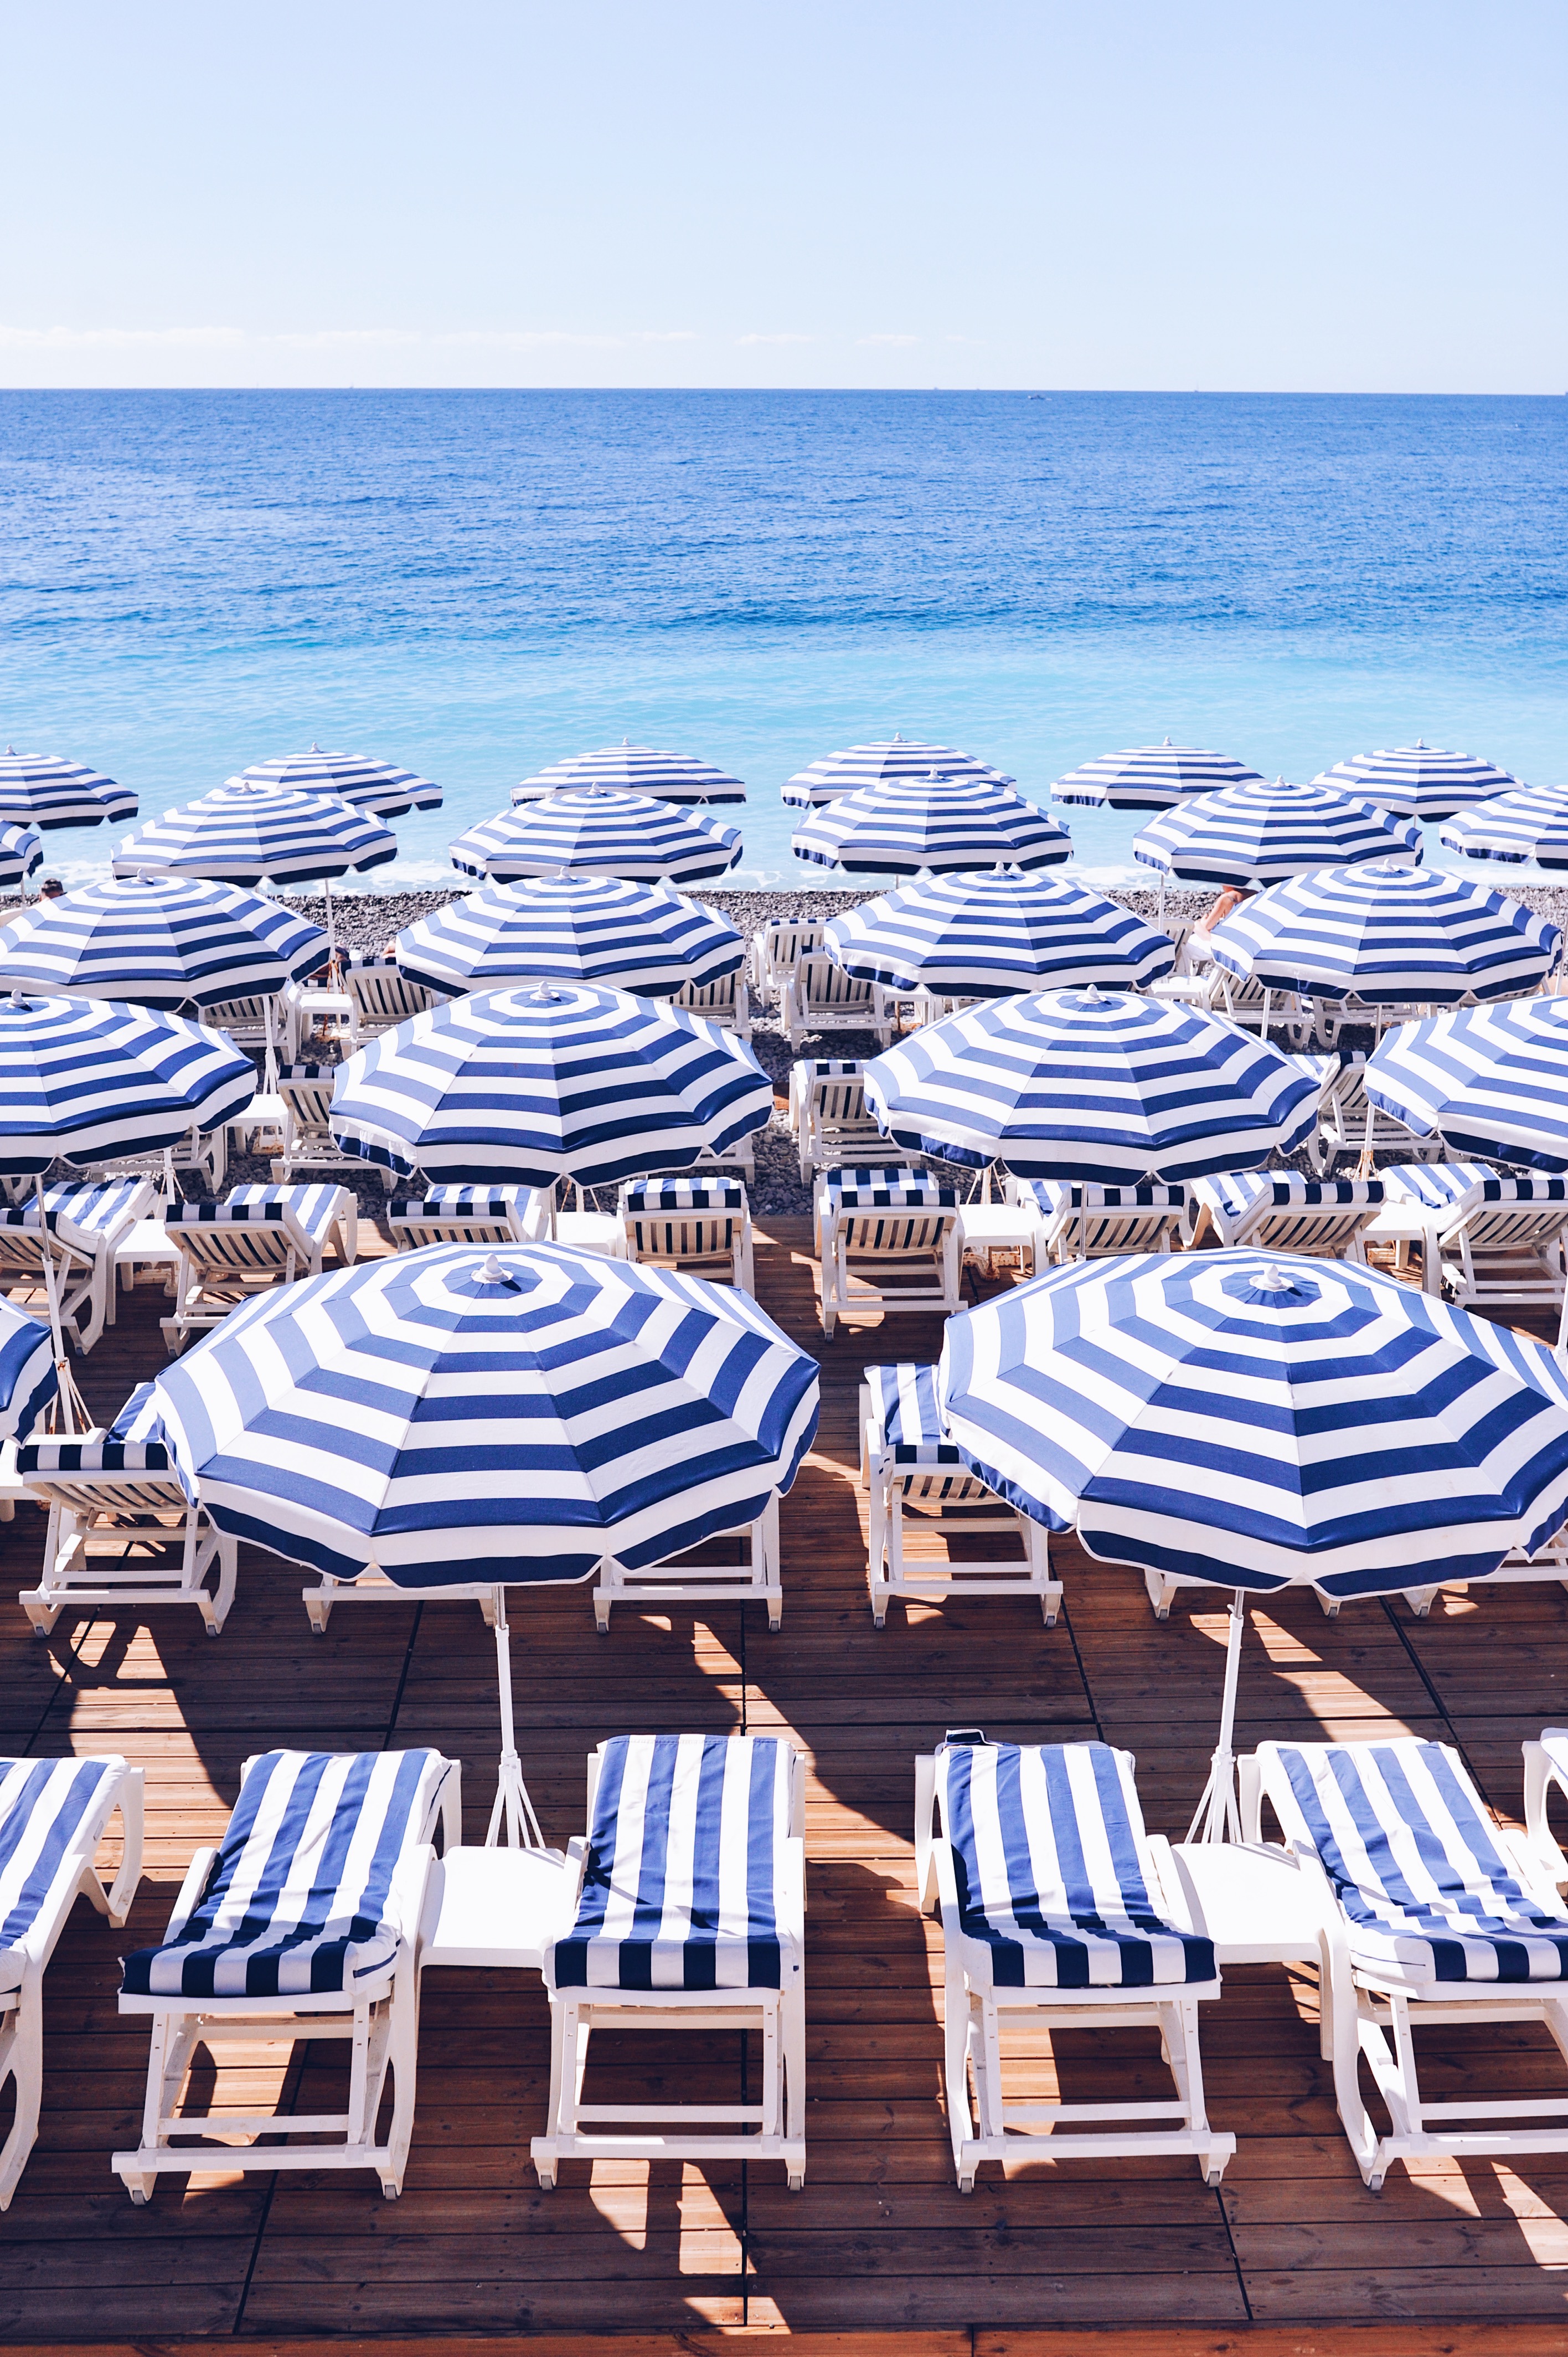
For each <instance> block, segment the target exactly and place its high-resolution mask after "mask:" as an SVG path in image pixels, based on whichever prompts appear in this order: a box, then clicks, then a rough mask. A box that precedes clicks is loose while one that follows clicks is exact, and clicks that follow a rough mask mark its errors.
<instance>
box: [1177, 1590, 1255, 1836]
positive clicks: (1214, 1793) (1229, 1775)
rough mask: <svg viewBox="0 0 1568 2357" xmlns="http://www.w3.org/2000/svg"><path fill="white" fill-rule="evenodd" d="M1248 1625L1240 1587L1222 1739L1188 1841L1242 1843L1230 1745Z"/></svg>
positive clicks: (1228, 1648) (1228, 1651)
mask: <svg viewBox="0 0 1568 2357" xmlns="http://www.w3.org/2000/svg"><path fill="white" fill-rule="evenodd" d="M1246 1626H1247V1592H1246V1590H1245V1588H1241V1587H1239V1588H1238V1589H1237V1590H1236V1593H1235V1595H1234V1596H1233V1597H1232V1598H1231V1599H1230V1629H1229V1630H1228V1631H1227V1632H1226V1640H1225V1698H1224V1701H1223V1702H1222V1703H1221V1705H1220V1707H1219V1742H1218V1743H1217V1744H1216V1745H1215V1748H1214V1756H1213V1758H1212V1760H1210V1761H1209V1764H1208V1783H1207V1784H1205V1786H1204V1788H1203V1792H1202V1796H1201V1798H1200V1799H1199V1801H1198V1803H1197V1810H1196V1812H1195V1813H1194V1816H1193V1820H1192V1823H1191V1824H1190V1825H1189V1826H1188V1827H1187V1839H1188V1841H1189V1842H1222V1841H1233V1842H1239V1841H1240V1838H1241V1813H1240V1808H1239V1807H1238V1805H1237V1801H1236V1755H1235V1753H1234V1752H1233V1751H1232V1750H1231V1749H1230V1746H1231V1743H1232V1741H1233V1739H1234V1738H1235V1733H1236V1681H1237V1679H1238V1678H1239V1677H1240V1673H1241V1637H1242V1633H1243V1631H1244V1630H1245V1629H1246Z"/></svg>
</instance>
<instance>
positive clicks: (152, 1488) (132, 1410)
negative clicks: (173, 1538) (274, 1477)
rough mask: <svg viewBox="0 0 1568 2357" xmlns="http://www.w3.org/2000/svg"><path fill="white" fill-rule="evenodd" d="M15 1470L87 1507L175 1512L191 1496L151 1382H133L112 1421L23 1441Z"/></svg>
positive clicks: (39, 1487) (52, 1496)
mask: <svg viewBox="0 0 1568 2357" xmlns="http://www.w3.org/2000/svg"><path fill="white" fill-rule="evenodd" d="M16 1469H17V1471H18V1473H19V1474H20V1475H21V1477H22V1479H23V1480H25V1481H26V1482H27V1484H28V1487H29V1488H31V1489H33V1490H36V1491H38V1492H39V1493H40V1494H41V1495H44V1496H46V1497H48V1499H49V1500H50V1501H54V1500H59V1501H60V1502H61V1503H63V1504H66V1505H70V1506H76V1507H81V1508H83V1509H85V1510H89V1511H91V1510H92V1509H94V1508H99V1507H106V1506H123V1507H125V1508H142V1509H144V1510H145V1511H148V1512H183V1511H184V1509H185V1507H186V1506H187V1505H188V1503H189V1502H190V1501H191V1500H192V1499H193V1497H194V1494H195V1492H194V1489H193V1487H192V1485H191V1483H190V1482H189V1481H188V1480H187V1479H186V1477H185V1476H184V1475H183V1474H182V1473H181V1471H180V1469H179V1466H178V1462H177V1458H176V1457H175V1453H174V1450H173V1449H172V1448H170V1446H169V1444H168V1440H167V1437H166V1433H165V1430H164V1424H163V1418H162V1416H161V1415H159V1414H158V1410H157V1400H156V1392H155V1390H154V1386H153V1385H152V1384H151V1383H138V1384H137V1386H136V1388H135V1390H134V1392H133V1393H132V1394H131V1396H130V1398H129V1399H128V1400H127V1401H126V1402H125V1405H124V1407H123V1408H122V1409H121V1410H120V1413H119V1415H117V1416H116V1417H115V1419H114V1421H113V1424H111V1425H108V1426H94V1427H93V1429H92V1430H91V1432H81V1433H75V1434H61V1433H52V1434H49V1435H48V1436H47V1437H40V1438H38V1439H36V1440H28V1441H24V1442H23V1444H22V1446H21V1448H19V1449H18V1450H17V1452H16Z"/></svg>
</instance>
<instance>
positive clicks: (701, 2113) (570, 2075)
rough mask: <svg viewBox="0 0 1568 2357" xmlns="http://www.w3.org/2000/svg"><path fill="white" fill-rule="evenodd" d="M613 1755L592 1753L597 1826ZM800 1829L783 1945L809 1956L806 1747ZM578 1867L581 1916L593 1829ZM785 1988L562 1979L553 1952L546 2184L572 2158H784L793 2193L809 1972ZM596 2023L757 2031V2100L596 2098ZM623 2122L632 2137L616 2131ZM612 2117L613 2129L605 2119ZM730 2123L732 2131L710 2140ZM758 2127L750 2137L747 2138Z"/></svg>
mask: <svg viewBox="0 0 1568 2357" xmlns="http://www.w3.org/2000/svg"><path fill="white" fill-rule="evenodd" d="M600 1764H601V1755H600V1753H599V1752H598V1751H595V1752H592V1753H590V1755H589V1758H588V1815H587V1822H588V1823H589V1824H592V1823H593V1815H594V1801H595V1797H596V1793H597V1791H598V1781H599V1768H600ZM789 1779H790V1781H789V1835H788V1836H787V1837H786V1839H785V1841H784V1843H783V1844H782V1845H781V1850H782V1854H781V1855H780V1857H779V1859H778V1862H777V1871H778V1883H777V1886H776V1890H775V1900H776V1904H777V1907H778V1913H779V1935H780V1939H781V1940H792V1941H793V1943H794V1945H795V1950H796V1953H797V1954H800V1955H803V1953H804V1951H805V1943H806V1846H805V1830H806V1786H805V1771H804V1766H803V1763H802V1761H801V1759H800V1753H799V1752H798V1751H794V1750H792V1751H791V1753H790V1770H789ZM566 1854H567V1858H568V1861H569V1863H571V1864H573V1865H575V1867H576V1880H575V1887H574V1890H573V1896H572V1901H571V1907H570V1909H569V1910H568V1912H567V1913H566V1916H565V1919H564V1920H565V1921H567V1922H568V1923H570V1922H571V1921H573V1920H574V1919H575V1912H576V1907H577V1900H578V1897H579V1895H580V1893H581V1890H582V1883H583V1867H584V1864H585V1860H586V1856H587V1841H586V1838H585V1836H584V1835H574V1837H573V1839H572V1840H571V1841H570V1842H569V1843H568V1845H567V1853H566ZM791 1978H792V1981H793V1986H791V1987H789V1988H785V1989H769V1988H747V1989H673V1988H670V1989H619V1988H614V1989H611V1988H606V1989H593V1988H567V1989H558V1988H556V1987H555V1986H553V1978H552V1974H551V1971H550V1964H549V1959H548V1958H547V1959H546V1964H545V1974H544V1986H545V1988H546V1989H547V1991H548V1992H549V1996H550V2112H549V2117H548V2122H547V2126H546V2130H545V2133H544V2135H543V2136H535V2137H534V2138H533V2141H532V2146H531V2147H530V2154H531V2158H532V2161H533V2166H534V2169H535V2171H536V2173H537V2175H538V2178H539V2182H540V2184H541V2185H542V2187H543V2188H544V2189H545V2190H546V2191H548V2190H550V2189H551V2188H552V2187H553V2185H554V2183H555V2179H556V2174H557V2171H558V2170H559V2168H560V2165H561V2163H562V2162H563V2161H564V2160H571V2159H574V2158H585V2157H586V2158H598V2159H617V2160H727V2161H732V2162H733V2161H747V2162H749V2161H754V2160H781V2161H782V2162H783V2163H784V2167H785V2172H786V2178H787V2181H788V2184H789V2190H790V2192H791V2193H797V2192H799V2191H800V2188H801V2186H802V2185H804V2183H805V2181H806V1988H805V1978H806V1976H805V1974H804V1972H803V1971H801V1972H799V1973H796V1974H794V1975H791ZM596 2029H620V2030H625V2029H650V2030H655V2031H660V2030H661V2031H664V2032H665V2033H669V2032H670V2031H672V2030H684V2029H740V2030H757V2031H760V2033H761V2038H762V2085H761V2088H760V2091H759V2096H758V2100H757V2102H755V2103H746V2104H674V2103H662V2104H585V2103H584V2102H583V2100H582V2094H583V2081H584V2077H585V2072H586V2070H587V2061H588V2041H589V2039H590V2038H591V2037H592V2034H593V2032H594V2031H595V2030H596ZM615 2121H618V2122H621V2123H622V2124H623V2125H624V2126H626V2127H628V2128H631V2129H633V2130H634V2131H635V2132H634V2133H632V2134H630V2135H626V2134H622V2135H618V2136H616V2135H610V2134H607V2133H606V2126H607V2124H608V2123H610V2122H615ZM601 2124H605V2125H601ZM718 2127H725V2128H728V2129H729V2130H730V2131H731V2133H729V2134H728V2135H726V2136H714V2135H704V2134H703V2129H704V2128H708V2129H712V2128H718ZM736 2130H742V2131H745V2130H750V2131H751V2133H750V2134H745V2133H742V2134H736V2133H735V2131H736Z"/></svg>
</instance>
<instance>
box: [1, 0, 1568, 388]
mask: <svg viewBox="0 0 1568 2357" xmlns="http://www.w3.org/2000/svg"><path fill="white" fill-rule="evenodd" d="M0 28H3V38H0V56H3V57H4V59H5V81H6V85H7V103H6V124H5V174H4V194H3V196H0V221H3V223H4V231H3V234H0V385H12V386H16V385H27V386H42V385H61V386H69V385H340V384H360V385H372V384H373V385H650V386H651V385H691V386H702V385H736V386H752V385H780V386H797V385H822V386H879V387H900V386H907V387H918V388H925V387H929V386H941V387H943V388H944V389H945V388H954V389H959V388H963V387H968V386H994V387H998V388H1017V387H1031V388H1033V387H1035V386H1042V387H1059V388H1096V389H1099V388H1122V389H1158V390H1176V391H1183V392H1186V391H1192V390H1194V389H1201V390H1203V391H1206V392H1207V391H1220V390H1255V391H1276V390H1296V391H1347V392H1351V391H1355V392H1408V393H1459V392H1477V393H1563V391H1564V390H1568V302H1565V300H1564V292H1565V289H1564V284H1563V278H1564V264H1563V256H1564V253H1568V237H1565V235H1564V231H1565V229H1568V220H1565V211H1568V208H1565V204H1564V183H1565V178H1568V160H1565V159H1568V142H1564V140H1563V137H1562V134H1561V120H1560V117H1561V110H1562V102H1563V90H1564V87H1565V86H1568V85H1565V76H1564V69H1565V67H1568V9H1565V8H1564V7H1563V0H1491V5H1488V6H1487V7H1485V8H1480V7H1477V6H1476V5H1474V0H1462V5H1455V0H1316V5H1313V6H1311V7H1309V8H1302V7H1300V6H1297V5H1283V0H1075V5H1058V0H789V5H787V6H772V7H769V6H763V5H757V0H660V5H657V6H650V5H648V0H578V5H575V6H572V7H566V6H563V5H560V0H440V5H434V0H375V5H367V0H267V5H265V6H263V7H257V8H233V7H213V6H212V5H210V0H146V5H143V6H141V7H137V8H134V9H127V8H125V7H124V0H73V5H71V6H70V8H69V9H66V8H44V7H37V6H32V5H26V0H4V5H3V7H0Z"/></svg>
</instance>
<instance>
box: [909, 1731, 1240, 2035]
mask: <svg viewBox="0 0 1568 2357" xmlns="http://www.w3.org/2000/svg"><path fill="white" fill-rule="evenodd" d="M937 1789H938V1794H939V1798H940V1803H941V1813H942V1825H943V1829H944V1831H945V1832H946V1834H947V1837H948V1840H949V1842H950V1844H951V1846H952V1854H953V1871H954V1874H955V1876H956V1878H957V1883H958V1902H959V1926H960V1929H961V1932H962V1934H963V1936H964V1938H965V1940H966V1941H969V1942H971V1943H972V1947H971V1949H970V1952H969V1954H968V1956H967V1958H966V1964H967V1965H968V1969H969V1972H970V1975H971V1977H972V1979H974V1980H976V1981H977V1982H978V1983H980V1985H982V1986H993V1987H996V1988H1064V1989H1072V1988H1077V1989H1087V1988H1118V1987H1120V1988H1151V1987H1164V1986H1170V1985H1171V1984H1173V1983H1191V1982H1201V1981H1212V1980H1213V1979H1214V1978H1215V1975H1216V1966H1215V1961H1214V1943H1213V1942H1212V1941H1211V1940H1207V1939H1201V1938H1199V1937H1198V1936H1197V1934H1196V1933H1194V1932H1178V1931H1176V1930H1174V1929H1173V1928H1172V1926H1171V1925H1170V1924H1168V1923H1166V1922H1165V1921H1163V1919H1162V1918H1161V1917H1160V1916H1159V1915H1157V1914H1156V1913H1155V1907H1154V1903H1153V1901H1152V1900H1151V1899H1150V1896H1149V1891H1148V1886H1147V1884H1146V1883H1145V1881H1144V1871H1143V1867H1142V1866H1141V1865H1140V1863H1139V1857H1138V1846H1139V1843H1140V1841H1141V1839H1142V1837H1143V1833H1144V1817H1143V1812H1142V1810H1141V1809H1140V1808H1139V1805H1138V1792H1137V1787H1136V1785H1135V1783H1134V1782H1133V1756H1132V1754H1131V1752H1127V1751H1115V1750H1112V1748H1111V1746H1110V1745H1109V1744H1106V1743H1030V1744H1017V1743H987V1744H977V1745H967V1744H952V1745H947V1746H944V1747H943V1749H941V1750H940V1752H939V1753H938V1754H937Z"/></svg>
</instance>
